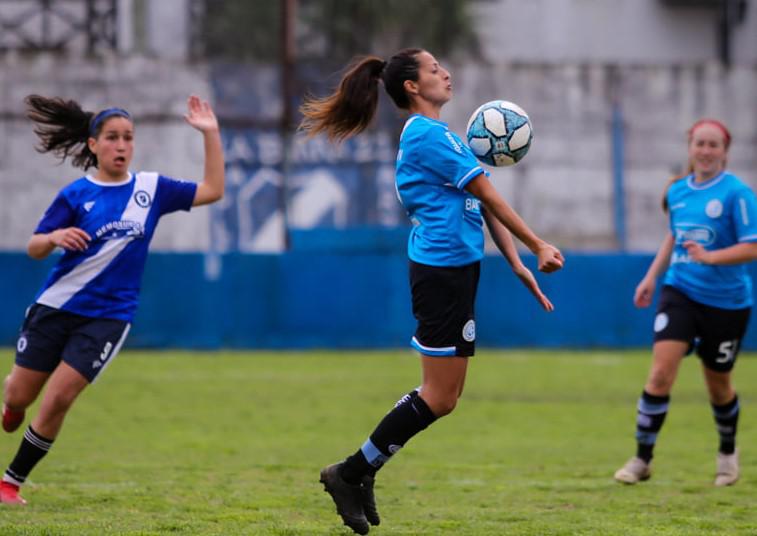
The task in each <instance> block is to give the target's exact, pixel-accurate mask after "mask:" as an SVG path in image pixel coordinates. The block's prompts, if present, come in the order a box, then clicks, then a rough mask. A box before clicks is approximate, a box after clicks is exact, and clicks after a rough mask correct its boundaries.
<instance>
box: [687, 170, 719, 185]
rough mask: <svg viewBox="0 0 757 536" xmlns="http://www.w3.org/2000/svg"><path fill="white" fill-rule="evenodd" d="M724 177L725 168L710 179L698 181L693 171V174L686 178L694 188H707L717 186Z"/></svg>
mask: <svg viewBox="0 0 757 536" xmlns="http://www.w3.org/2000/svg"><path fill="white" fill-rule="evenodd" d="M723 177H725V170H723V171H721V172H720V173H718V174H717V175H715V176H714V177H713V178H711V179H709V180H706V181H704V182H696V181H695V180H694V174H693V173H692V174H691V175H689V178H688V179H686V183H687V184H688V185H689V188H691V189H692V190H706V189H707V188H709V187H711V186H715V185H716V184H717V183H719V182H720V181H721V180H723Z"/></svg>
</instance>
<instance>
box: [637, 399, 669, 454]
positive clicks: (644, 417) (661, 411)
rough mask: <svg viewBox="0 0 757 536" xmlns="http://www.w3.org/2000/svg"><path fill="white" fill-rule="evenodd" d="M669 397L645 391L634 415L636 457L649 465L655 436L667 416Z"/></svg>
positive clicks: (655, 439)
mask: <svg viewBox="0 0 757 536" xmlns="http://www.w3.org/2000/svg"><path fill="white" fill-rule="evenodd" d="M669 403H670V396H655V395H650V394H649V393H647V392H646V391H644V392H642V393H641V398H639V405H638V411H637V413H636V456H638V457H639V458H641V459H642V460H644V461H645V462H647V463H649V461H650V460H651V459H652V451H653V450H654V445H655V442H656V441H657V434H658V433H659V431H660V428H662V423H663V422H665V416H666V415H667V414H668V405H669Z"/></svg>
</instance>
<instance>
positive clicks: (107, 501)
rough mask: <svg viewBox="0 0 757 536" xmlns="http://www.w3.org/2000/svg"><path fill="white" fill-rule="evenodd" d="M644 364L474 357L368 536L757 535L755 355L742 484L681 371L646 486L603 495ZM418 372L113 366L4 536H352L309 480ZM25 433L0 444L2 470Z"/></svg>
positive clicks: (381, 481)
mask: <svg viewBox="0 0 757 536" xmlns="http://www.w3.org/2000/svg"><path fill="white" fill-rule="evenodd" d="M11 353H12V352H11V350H10V349H8V350H6V351H4V352H2V357H3V358H2V360H1V361H2V363H0V364H1V365H2V367H3V368H4V369H5V370H8V369H9V368H10V365H11V362H12V360H11ZM648 366H649V355H648V352H638V353H634V352H585V353H580V354H579V353H568V352H531V351H529V352H523V351H511V352H493V351H481V352H479V354H478V355H476V357H474V358H473V359H472V362H471V365H470V368H469V377H468V381H467V382H466V392H465V394H464V396H463V399H462V400H461V402H460V404H459V406H458V408H457V409H456V411H455V412H454V413H453V414H452V415H450V416H449V417H446V418H444V419H442V420H440V421H439V422H437V423H435V424H434V425H433V426H432V427H431V428H429V429H428V430H427V431H425V432H424V433H423V434H421V435H419V436H418V437H416V438H414V439H413V440H412V441H411V442H410V443H409V444H408V445H407V447H406V448H405V449H403V450H402V451H401V452H400V453H398V454H397V455H396V459H394V460H392V461H391V462H390V463H389V464H388V465H387V466H386V468H384V469H383V470H382V471H381V473H379V478H378V480H377V487H376V493H377V498H378V502H379V508H380V511H381V514H382V517H383V521H382V524H381V526H380V527H377V528H374V529H372V530H371V534H372V535H374V534H375V536H380V535H382V534H384V535H388V534H404V535H421V534H423V535H426V534H433V535H455V536H461V535H469V536H480V535H488V534H497V535H499V534H513V535H533V536H536V535H539V536H542V535H565V536H568V535H571V536H572V535H596V536H606V535H608V534H613V535H614V534H623V535H632V536H641V535H660V534H662V535H690V534H697V535H708V534H712V535H715V534H728V535H729V536H730V535H741V534H743V535H746V534H755V533H757V520H756V519H755V517H754V515H753V503H754V496H755V493H756V492H757V462H755V460H757V456H755V453H754V449H753V447H752V445H754V444H755V442H756V440H757V426H755V424H757V421H756V419H757V417H755V415H757V412H755V411H754V409H753V408H752V409H750V408H751V407H752V406H751V404H750V403H749V401H750V400H751V401H754V400H757V386H755V385H754V382H748V381H746V380H745V379H746V378H750V377H754V375H755V374H756V373H757V359H755V356H754V355H750V356H747V355H744V356H742V357H741V358H740V360H739V363H738V365H737V370H736V378H737V379H743V381H739V382H738V387H739V392H740V394H741V398H742V400H743V401H744V412H743V417H742V421H741V423H740V429H741V431H740V433H739V444H740V445H741V447H742V464H743V466H742V470H743V476H742V480H741V481H740V482H739V483H738V484H737V485H736V486H734V487H732V488H727V489H718V488H714V487H713V486H712V484H711V482H712V479H713V477H714V474H713V473H714V462H715V450H716V445H717V439H716V438H717V435H716V432H715V428H714V424H713V421H712V416H711V414H710V408H709V405H708V403H707V396H706V393H705V389H704V386H703V385H702V379H701V372H700V371H699V365H698V363H697V362H696V360H694V359H693V358H691V359H687V360H686V361H685V362H684V364H683V366H682V368H681V373H680V377H679V380H678V382H677V384H676V387H675V390H674V392H673V396H672V403H671V411H670V414H669V416H668V421H667V422H666V424H665V428H664V429H663V432H662V434H661V437H660V441H659V446H658V449H657V456H656V457H655V462H654V463H655V467H654V470H655V473H654V476H653V478H652V479H651V480H650V481H649V482H647V483H644V484H641V485H637V486H621V485H618V484H615V483H614V482H613V481H612V473H613V471H614V470H615V469H616V468H617V467H618V466H620V465H621V464H622V463H623V462H624V461H625V460H626V459H627V458H628V456H630V455H631V454H632V453H633V443H634V441H633V430H634V419H635V405H636V400H637V398H638V394H639V392H640V391H641V387H642V384H643V381H644V379H645V377H646V372H647V368H648ZM419 375H420V374H419V366H418V362H417V359H416V358H415V357H413V356H412V354H411V353H410V352H409V351H398V352H354V353H335V352H322V353H315V352H313V353H304V352H303V353H288V352H282V353H267V352H254V353H241V352H240V353H218V354H216V353H181V352H134V351H131V352H124V353H123V354H122V355H121V356H119V357H118V359H117V360H116V361H115V362H114V363H113V364H112V365H111V366H110V367H109V368H108V370H107V372H106V373H105V375H104V376H103V378H101V379H100V380H99V381H98V382H97V383H96V384H95V385H94V386H92V387H91V388H89V389H87V390H86V391H85V392H84V393H83V395H82V396H81V398H80V399H79V400H78V401H77V403H76V405H75V406H74V408H73V411H72V412H71V414H70V415H69V416H68V417H67V420H66V425H65V426H64V429H63V432H62V434H61V435H60V437H59V438H58V440H57V441H56V443H55V445H54V447H53V449H52V451H51V452H50V454H49V455H48V457H47V458H45V459H44V460H43V461H42V463H41V464H40V466H39V467H38V468H37V469H36V470H35V472H34V473H32V476H31V482H30V483H29V484H27V486H26V487H25V488H24V495H25V496H26V498H27V499H28V500H29V501H30V505H29V506H28V507H27V508H7V507H3V506H0V510H2V513H1V514H0V534H3V535H34V536H38V535H53V534H54V535H56V536H58V535H71V536H73V535H76V536H81V535H91V536H95V535H97V536H101V535H103V534H108V535H111V534H117V535H141V536H148V535H149V536H153V535H193V536H194V535H219V536H220V535H236V534H239V535H243V534H244V535H249V534H255V535H264V536H267V535H271V536H272V535H278V536H281V535H324V536H325V535H332V534H340V535H344V536H348V535H349V534H351V533H350V532H349V531H348V530H347V529H345V528H344V527H342V526H341V524H340V522H339V520H338V518H337V516H336V514H335V512H334V507H333V505H332V503H331V501H330V499H329V497H328V496H327V495H326V494H325V493H324V492H323V491H322V487H321V486H320V485H319V484H318V482H317V480H318V471H319V469H320V468H321V467H322V466H323V465H325V464H327V463H331V462H333V461H335V460H338V459H339V458H341V457H343V456H345V455H347V454H349V453H351V452H354V450H355V449H356V448H357V447H358V446H359V445H360V444H362V442H363V441H364V440H365V438H366V436H367V435H368V434H369V433H370V431H371V429H372V428H373V426H374V425H375V424H376V423H377V422H378V420H379V419H381V418H382V417H383V415H384V414H385V412H386V411H387V410H388V409H389V408H390V407H391V406H392V404H393V403H394V401H395V400H397V399H398V398H400V396H402V395H403V394H405V393H406V392H408V391H409V390H410V389H411V388H413V387H414V386H416V385H417V384H418V382H419ZM31 413H32V414H33V413H34V410H33V411H32V412H31ZM20 438H21V434H20V433H19V432H16V433H14V434H12V435H8V434H2V436H1V437H0V453H1V454H2V457H3V459H4V460H5V461H6V462H7V461H9V460H10V458H11V457H12V456H13V454H14V453H15V451H16V448H17V445H18V442H19V441H20Z"/></svg>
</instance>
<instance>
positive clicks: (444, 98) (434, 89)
mask: <svg viewBox="0 0 757 536" xmlns="http://www.w3.org/2000/svg"><path fill="white" fill-rule="evenodd" d="M380 81H381V82H383V84H384V88H385V89H386V91H387V93H388V94H389V96H390V97H391V98H392V100H393V101H394V103H395V105H396V106H397V107H398V108H400V109H403V110H407V111H408V112H409V113H410V114H411V115H410V117H409V118H408V119H407V122H406V123H405V127H404V129H403V131H402V134H401V136H400V143H399V153H398V156H397V164H396V186H397V192H398V194H399V197H400V200H401V202H402V204H403V206H404V207H405V209H406V211H407V213H408V216H409V217H410V220H411V221H412V223H413V229H412V231H411V232H410V238H409V242H408V255H409V257H410V286H411V292H412V304H413V314H414V316H415V318H416V319H417V321H418V325H417V329H416V331H415V335H414V337H413V338H412V342H411V345H412V346H413V347H414V348H415V349H416V350H418V351H419V352H420V354H421V367H422V375H423V380H422V385H421V387H420V388H419V389H415V390H413V391H411V392H410V393H408V394H407V395H405V396H404V397H402V398H401V399H400V400H399V401H398V402H397V403H396V405H395V406H394V408H393V409H392V410H391V411H389V413H388V414H387V415H386V416H385V417H384V418H383V419H382V420H381V422H380V423H379V424H378V426H377V427H376V429H375V430H374V431H373V433H372V434H371V435H370V437H369V438H368V440H367V441H366V442H365V443H364V444H363V446H362V447H360V448H359V449H358V450H357V452H355V453H354V454H352V455H351V456H349V457H348V458H347V459H346V460H345V461H344V462H341V463H337V464H334V465H330V466H328V467H326V468H324V469H323V471H321V482H322V483H323V484H324V486H325V488H326V491H327V492H328V493H329V494H330V495H331V497H332V498H333V500H334V502H335V503H336V507H337V512H338V513H339V515H340V516H341V517H342V520H343V521H344V524H345V525H347V526H349V527H350V528H352V530H353V531H355V532H357V533H359V534H366V533H367V532H368V530H369V523H370V524H372V525H378V524H379V516H378V512H377V511H376V505H375V499H374V493H373V486H374V476H375V474H376V472H377V471H378V470H379V469H380V468H381V467H382V466H383V465H384V464H385V463H386V462H387V461H388V460H389V459H390V458H391V457H392V455H393V454H395V453H396V452H397V451H398V450H399V449H400V448H402V447H403V446H404V445H405V443H406V442H407V441H408V440H409V439H410V438H412V437H413V436H414V435H415V434H417V433H418V432H420V431H421V430H423V429H425V428H427V427H428V426H429V425H430V424H432V423H433V422H434V421H435V420H436V419H438V418H439V417H443V416H444V415H447V414H449V413H450V412H452V410H453V409H454V408H455V405H456V404H457V400H458V398H459V397H460V395H461V394H462V391H463V384H464V382H465V374H466V369H467V366H468V357H470V356H472V355H473V353H474V347H475V339H476V325H475V320H474V301H475V297H476V290H477V286H478V278H479V266H480V260H481V258H482V257H483V254H484V236H483V230H482V225H483V222H484V221H485V222H486V223H487V226H488V228H489V230H490V232H491V235H492V238H493V239H494V241H495V243H496V244H497V246H498V247H499V249H500V251H501V252H502V254H503V255H504V256H505V258H506V259H507V260H508V262H509V263H510V265H511V266H512V269H513V271H514V272H515V274H516V275H517V276H518V277H519V278H520V279H521V280H522V281H523V283H524V284H525V285H526V287H527V288H528V289H529V290H530V291H531V292H532V293H533V294H534V295H535V297H536V299H537V300H538V301H539V303H540V304H541V305H542V307H544V309H546V310H547V311H551V310H552V309H553V306H552V304H551V303H550V301H549V300H548V299H547V297H546V296H545V295H544V294H543V293H542V292H541V290H540V289H539V286H538V284H537V282H536V280H535V279H534V277H533V274H532V273H531V272H530V271H529V270H528V269H527V268H526V267H525V266H524V265H523V263H522V262H521V259H520V257H519V255H518V253H517V251H516V249H515V246H514V244H513V240H512V236H511V235H510V233H511V232H512V234H514V235H515V236H517V237H518V238H519V239H520V240H521V241H522V242H523V243H524V244H525V245H526V246H527V247H528V248H529V249H530V250H531V251H532V252H533V253H534V254H536V255H537V258H538V267H539V270H541V271H543V272H552V271H555V270H558V269H560V268H561V267H562V265H563V262H564V261H563V257H562V254H561V253H560V251H558V250H557V248H555V247H554V246H552V245H550V244H548V243H546V242H544V241H543V240H541V239H540V238H539V237H537V236H536V235H535V234H534V233H533V232H532V231H531V230H530V229H529V228H528V226H527V225H526V224H525V223H524V222H523V220H522V219H521V218H520V217H519V216H518V214H517V213H516V212H515V211H514V210H513V209H512V208H511V207H510V206H509V205H508V204H507V203H506V202H505V200H504V199H502V197H501V196H500V195H499V194H498V193H497V191H496V190H495V189H494V187H493V186H492V184H491V183H490V182H489V180H488V179H487V174H486V173H485V172H484V171H483V169H482V168H481V166H480V165H479V163H478V161H477V160H476V159H475V157H474V156H473V153H471V151H470V149H469V148H468V147H467V146H466V145H465V144H464V143H463V142H462V141H461V140H460V138H459V137H458V136H457V135H455V134H454V133H453V132H451V131H450V130H449V129H448V127H447V125H446V124H445V123H443V122H441V121H440V120H439V117H440V112H441V108H442V106H444V104H446V103H447V102H448V101H449V100H450V98H451V97H452V82H451V78H450V74H449V72H447V71H446V70H445V69H444V68H442V67H441V66H440V65H439V63H438V62H437V61H436V59H435V58H434V56H432V55H431V54H430V53H428V52H427V51H425V50H422V49H405V50H401V51H400V52H398V53H397V54H395V55H394V56H392V58H391V59H390V60H389V61H388V62H387V61H384V60H382V59H381V58H377V57H366V58H363V59H361V60H358V61H356V62H355V63H353V65H352V66H351V67H350V68H349V70H348V71H347V72H346V73H345V75H344V76H343V78H342V80H341V82H340V85H339V88H338V89H337V90H336V92H334V93H333V94H332V95H330V96H328V97H325V98H323V99H308V100H307V101H306V102H305V104H304V105H303V107H302V112H303V114H304V116H305V117H304V120H303V123H302V125H301V126H302V128H303V129H304V130H305V131H306V132H307V133H308V134H310V135H314V134H317V133H319V132H324V133H326V134H328V135H329V137H330V138H332V139H337V140H343V139H345V138H348V137H350V136H353V135H355V134H358V133H360V132H361V131H362V130H364V129H365V128H366V127H367V126H368V125H369V124H370V122H371V120H372V118H373V116H374V114H375V111H376V107H377V102H378V85H379V82H380Z"/></svg>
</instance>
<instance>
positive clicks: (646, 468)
mask: <svg viewBox="0 0 757 536" xmlns="http://www.w3.org/2000/svg"><path fill="white" fill-rule="evenodd" d="M650 466H651V462H650V463H647V462H645V461H644V460H642V459H641V458H639V457H637V456H634V457H633V458H631V459H630V460H628V461H627V462H626V464H625V465H624V466H623V467H621V468H620V469H618V470H617V471H615V480H617V481H618V482H622V483H623V484H636V483H637V482H640V481H642V480H649V477H650V476H652V468H651V467H650Z"/></svg>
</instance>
